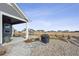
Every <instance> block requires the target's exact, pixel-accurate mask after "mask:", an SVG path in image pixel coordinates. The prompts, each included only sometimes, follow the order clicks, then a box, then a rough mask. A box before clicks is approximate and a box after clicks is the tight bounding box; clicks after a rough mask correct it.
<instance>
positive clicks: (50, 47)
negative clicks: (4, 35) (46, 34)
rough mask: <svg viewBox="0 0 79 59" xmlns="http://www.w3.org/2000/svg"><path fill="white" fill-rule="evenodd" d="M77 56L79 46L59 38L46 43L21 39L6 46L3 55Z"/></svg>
mask: <svg viewBox="0 0 79 59" xmlns="http://www.w3.org/2000/svg"><path fill="white" fill-rule="evenodd" d="M77 55H78V56H79V47H78V46H76V45H74V44H72V43H70V42H63V41H61V40H54V39H53V40H52V39H51V40H50V42H49V43H48V44H44V43H42V42H40V41H36V42H32V43H25V42H23V41H20V42H17V43H15V44H13V43H12V44H9V45H8V46H7V53H6V54H5V56H77Z"/></svg>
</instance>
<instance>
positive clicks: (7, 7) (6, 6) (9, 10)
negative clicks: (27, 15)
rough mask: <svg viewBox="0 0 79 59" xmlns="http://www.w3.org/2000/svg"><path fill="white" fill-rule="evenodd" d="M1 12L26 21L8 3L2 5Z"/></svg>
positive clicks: (0, 6)
mask: <svg viewBox="0 0 79 59" xmlns="http://www.w3.org/2000/svg"><path fill="white" fill-rule="evenodd" d="M0 11H2V12H5V13H8V14H10V15H13V16H17V17H20V18H22V19H24V17H23V16H22V15H20V14H19V13H18V12H17V11H16V10H15V9H14V8H13V7H12V6H10V5H9V4H7V3H0Z"/></svg>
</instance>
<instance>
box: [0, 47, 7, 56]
mask: <svg viewBox="0 0 79 59" xmlns="http://www.w3.org/2000/svg"><path fill="white" fill-rule="evenodd" d="M5 53H6V48H5V47H3V46H2V47H0V56H1V55H4V54H5Z"/></svg>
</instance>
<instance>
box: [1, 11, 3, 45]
mask: <svg viewBox="0 0 79 59" xmlns="http://www.w3.org/2000/svg"><path fill="white" fill-rule="evenodd" d="M2 34H3V33H2V13H1V12H0V44H2V39H3V38H2Z"/></svg>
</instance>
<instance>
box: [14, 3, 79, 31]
mask: <svg viewBox="0 0 79 59" xmlns="http://www.w3.org/2000/svg"><path fill="white" fill-rule="evenodd" d="M18 6H19V7H20V8H21V10H22V11H23V12H24V14H25V16H26V17H28V18H29V19H30V21H29V24H28V25H29V28H31V29H35V30H46V31H48V30H56V31H57V30H71V31H74V30H79V4H67V3H66V4H64V3H63V4H57V3H51V4H50V3H47V4H46V3H43V4H42V3H37V4H35V3H19V4H18ZM14 27H15V28H16V29H17V30H23V29H24V28H25V24H20V25H17V26H14Z"/></svg>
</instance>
